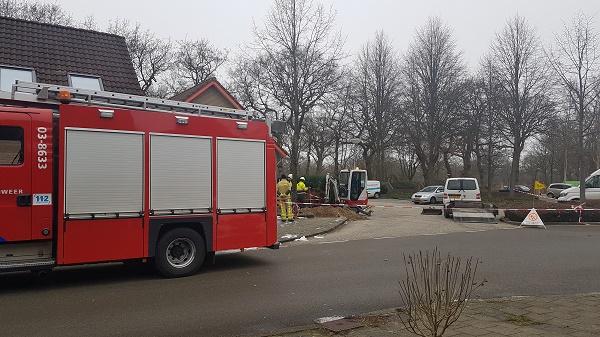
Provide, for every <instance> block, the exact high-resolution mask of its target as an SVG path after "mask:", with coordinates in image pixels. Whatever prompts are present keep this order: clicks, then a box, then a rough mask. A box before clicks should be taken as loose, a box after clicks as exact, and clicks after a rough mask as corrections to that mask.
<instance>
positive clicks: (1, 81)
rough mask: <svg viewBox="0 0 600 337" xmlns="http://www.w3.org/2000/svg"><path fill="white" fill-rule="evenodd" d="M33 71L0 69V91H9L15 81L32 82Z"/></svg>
mask: <svg viewBox="0 0 600 337" xmlns="http://www.w3.org/2000/svg"><path fill="white" fill-rule="evenodd" d="M33 78H34V76H33V70H31V69H19V68H5V67H0V90H2V91H11V90H12V86H13V84H15V81H16V80H20V81H27V82H33Z"/></svg>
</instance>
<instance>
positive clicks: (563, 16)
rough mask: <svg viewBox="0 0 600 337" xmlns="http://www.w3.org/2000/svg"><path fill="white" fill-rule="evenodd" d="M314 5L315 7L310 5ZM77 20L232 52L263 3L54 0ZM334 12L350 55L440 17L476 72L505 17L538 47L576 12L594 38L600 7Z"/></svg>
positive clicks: (529, 2) (247, 35)
mask: <svg viewBox="0 0 600 337" xmlns="http://www.w3.org/2000/svg"><path fill="white" fill-rule="evenodd" d="M315 1H317V0H315ZM58 3H60V4H62V5H63V7H64V8H65V9H66V10H68V11H70V12H71V13H73V15H74V17H75V18H76V19H78V18H84V17H86V16H88V15H93V16H94V17H95V19H96V22H97V23H98V25H99V26H101V27H103V26H105V25H106V22H108V21H109V20H110V19H111V18H114V17H121V18H127V19H129V20H131V21H134V22H136V21H137V22H140V23H141V24H142V25H143V26H145V27H147V28H149V29H151V30H153V31H155V32H156V33H157V34H158V35H160V36H163V37H171V38H173V39H184V38H186V37H187V38H190V39H194V38H200V37H204V38H207V39H209V40H210V41H212V42H213V43H214V44H215V45H216V46H219V47H222V48H227V49H229V50H231V51H232V52H233V53H237V52H239V51H240V47H239V46H242V45H243V44H244V43H247V42H249V41H251V40H252V25H253V22H256V23H257V24H261V23H262V21H263V18H264V16H265V14H266V13H267V12H268V11H269V9H270V7H271V4H272V2H271V1H270V0H220V1H214V0H211V1H201V0H197V1H194V0H171V1H164V0H161V1H159V0H144V1H142V0H101V1H81V0H58ZM322 3H324V4H325V5H327V6H329V5H331V6H333V8H334V10H335V11H336V12H337V18H336V23H337V26H338V27H339V29H340V30H341V32H342V33H343V35H344V36H345V37H346V49H347V51H348V53H353V52H355V51H356V50H358V49H359V48H360V46H361V45H362V44H364V43H365V41H367V40H368V39H371V38H372V37H373V36H374V34H375V32H376V31H377V30H380V29H382V30H383V31H385V32H386V34H387V35H388V36H389V37H390V39H391V40H392V41H393V43H394V45H395V47H396V48H397V50H398V52H399V53H403V52H404V51H405V50H406V48H407V46H408V44H409V43H410V41H411V39H412V37H413V35H414V31H415V29H416V28H417V27H419V26H420V25H422V24H423V23H424V22H425V20H426V19H427V17H429V16H439V17H441V18H442V20H444V21H445V22H446V23H447V24H448V25H450V26H451V27H452V29H453V31H454V36H455V39H456V41H457V44H458V47H459V48H460V49H461V50H462V51H463V53H464V59H465V61H466V62H467V64H468V65H469V66H470V67H471V68H473V67H476V66H477V64H478V62H479V60H480V58H481V56H482V55H483V54H484V53H485V52H486V51H487V50H488V48H489V45H490V41H491V40H492V39H493V38H494V36H495V34H496V32H498V31H499V30H500V29H501V28H502V27H503V25H504V23H505V21H506V19H507V18H508V17H511V16H514V15H516V14H517V13H518V14H519V15H522V16H524V17H526V18H527V19H528V20H529V22H530V23H531V24H533V25H534V26H535V27H536V29H537V31H538V34H539V35H540V36H541V37H542V39H543V41H544V42H545V43H548V42H550V41H551V40H552V38H553V34H554V33H555V32H557V31H559V30H560V29H561V27H562V25H563V22H564V21H566V20H569V19H570V17H572V16H573V14H575V13H576V12H577V11H579V10H581V11H584V12H585V13H587V14H590V15H592V16H594V17H595V18H596V27H597V29H598V31H600V0H520V1H519V0H495V1H487V0H410V1H406V0H403V1H400V0H396V1H393V0H379V1H375V0H372V1H364V0H362V1H359V0H322Z"/></svg>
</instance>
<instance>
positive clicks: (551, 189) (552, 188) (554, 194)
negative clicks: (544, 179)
mask: <svg viewBox="0 0 600 337" xmlns="http://www.w3.org/2000/svg"><path fill="white" fill-rule="evenodd" d="M571 187H572V186H571V185H569V184H565V183H553V184H550V185H548V189H547V190H546V196H548V198H558V196H559V195H560V192H562V191H564V190H566V189H567V188H571Z"/></svg>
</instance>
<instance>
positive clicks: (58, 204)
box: [0, 82, 278, 277]
mask: <svg viewBox="0 0 600 337" xmlns="http://www.w3.org/2000/svg"><path fill="white" fill-rule="evenodd" d="M277 149H278V147H277V145H276V143H275V142H274V140H273V138H272V137H271V132H270V123H269V122H268V121H265V120H261V119H258V118H256V115H255V114H253V113H252V112H248V111H243V110H232V109H226V108H218V107H212V106H205V105H198V104H191V103H184V102H175V101H167V100H161V99H155V98H149V97H141V96H132V95H126V94H118V93H112V92H103V91H93V90H82V89H76V88H70V87H63V86H55V85H49V84H40V83H28V82H17V84H15V85H14V86H13V90H12V92H10V93H8V92H4V93H0V271H14V270H48V269H51V268H53V267H55V266H61V265H76V264H88V263H98V262H108V261H128V260H143V261H152V262H153V263H154V265H155V267H156V269H157V270H158V271H159V272H160V273H161V274H162V275H164V276H167V277H177V276H186V275H190V274H192V273H194V272H196V271H197V270H198V269H199V268H200V267H201V266H202V264H203V262H204V261H205V259H206V257H210V256H214V253H215V252H218V251H223V250H232V249H243V248H248V247H269V248H277V247H278V242H277V214H276V200H275V198H276V196H275V183H276V172H275V170H276V151H277Z"/></svg>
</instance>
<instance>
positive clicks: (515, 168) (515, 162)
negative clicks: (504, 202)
mask: <svg viewBox="0 0 600 337" xmlns="http://www.w3.org/2000/svg"><path fill="white" fill-rule="evenodd" d="M515 143H517V142H515ZM522 151H523V149H521V147H519V146H515V147H514V148H513V153H512V164H511V166H510V178H509V179H508V186H509V188H510V195H511V196H514V195H515V192H514V187H515V185H516V184H518V183H519V166H520V164H521V152H522Z"/></svg>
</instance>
